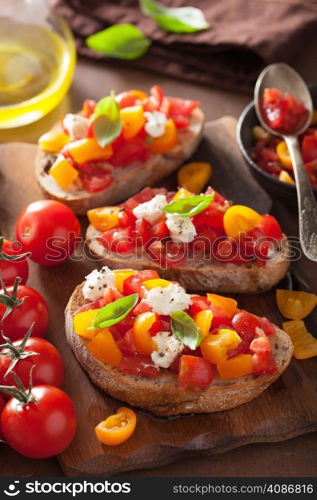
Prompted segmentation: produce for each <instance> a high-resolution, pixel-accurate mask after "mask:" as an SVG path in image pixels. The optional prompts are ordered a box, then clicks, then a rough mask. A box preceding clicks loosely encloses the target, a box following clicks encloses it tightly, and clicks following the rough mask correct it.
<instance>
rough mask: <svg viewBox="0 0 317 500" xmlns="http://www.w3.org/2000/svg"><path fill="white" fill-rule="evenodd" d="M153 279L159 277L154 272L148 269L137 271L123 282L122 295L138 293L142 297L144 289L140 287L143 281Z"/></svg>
mask: <svg viewBox="0 0 317 500" xmlns="http://www.w3.org/2000/svg"><path fill="white" fill-rule="evenodd" d="M155 279H159V275H158V274H157V272H156V271H152V270H150V269H147V270H145V271H139V272H138V273H137V274H132V276H129V277H128V278H126V279H125V280H124V282H123V294H124V295H131V294H132V293H138V294H139V295H140V296H142V295H144V293H143V290H142V289H144V287H142V283H143V281H147V280H155ZM142 312H146V311H142ZM139 314H141V313H139Z"/></svg>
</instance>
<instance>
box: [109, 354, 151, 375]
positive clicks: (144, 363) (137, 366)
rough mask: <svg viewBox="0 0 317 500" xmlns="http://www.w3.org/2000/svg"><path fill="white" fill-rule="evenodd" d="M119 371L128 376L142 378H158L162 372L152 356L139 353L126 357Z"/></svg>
mask: <svg viewBox="0 0 317 500" xmlns="http://www.w3.org/2000/svg"><path fill="white" fill-rule="evenodd" d="M119 369H120V370H121V371H122V372H123V373H126V374H128V375H141V376H142V377H157V375H158V374H159V372H160V369H159V367H158V366H156V365H154V364H153V361H152V359H151V357H150V356H147V355H146V354H138V353H135V354H133V355H130V356H124V357H123V359H122V361H121V364H120V366H119Z"/></svg>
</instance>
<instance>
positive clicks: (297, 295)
mask: <svg viewBox="0 0 317 500" xmlns="http://www.w3.org/2000/svg"><path fill="white" fill-rule="evenodd" d="M276 301H277V305H278V308H279V310H280V312H281V314H282V315H283V316H284V317H285V318H289V319H303V318H305V317H306V316H308V314H310V313H311V312H312V310H313V309H314V308H315V307H316V305H317V295H315V294H314V293H308V292H294V291H292V290H276Z"/></svg>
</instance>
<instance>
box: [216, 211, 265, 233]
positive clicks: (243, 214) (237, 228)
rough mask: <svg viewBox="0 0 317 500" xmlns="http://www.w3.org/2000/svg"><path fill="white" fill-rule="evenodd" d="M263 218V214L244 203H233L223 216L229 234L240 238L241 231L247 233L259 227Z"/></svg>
mask: <svg viewBox="0 0 317 500" xmlns="http://www.w3.org/2000/svg"><path fill="white" fill-rule="evenodd" d="M261 220H262V215H260V214H258V213H257V212H256V211H255V210H253V209H252V208H249V207H245V206H244V205H233V206H232V207H229V208H228V210H227V211H226V212H225V215H224V218H223V224H224V229H225V232H226V235H227V236H231V237H232V238H238V236H239V235H240V233H247V232H248V231H252V229H254V228H255V227H257V226H258V225H259V224H260V222H261Z"/></svg>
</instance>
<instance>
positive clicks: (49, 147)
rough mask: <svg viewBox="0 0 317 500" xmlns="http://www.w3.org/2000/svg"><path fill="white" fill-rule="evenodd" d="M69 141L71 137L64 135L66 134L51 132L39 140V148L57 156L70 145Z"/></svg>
mask: <svg viewBox="0 0 317 500" xmlns="http://www.w3.org/2000/svg"><path fill="white" fill-rule="evenodd" d="M69 141H70V137H69V135H67V134H64V132H57V131H56V130H51V131H50V132H46V134H43V135H42V136H41V137H40V138H39V147H40V149H41V150H42V151H46V152H47V153H54V154H56V153H59V152H60V150H61V149H62V148H63V147H64V146H66V144H68V143H69Z"/></svg>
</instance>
